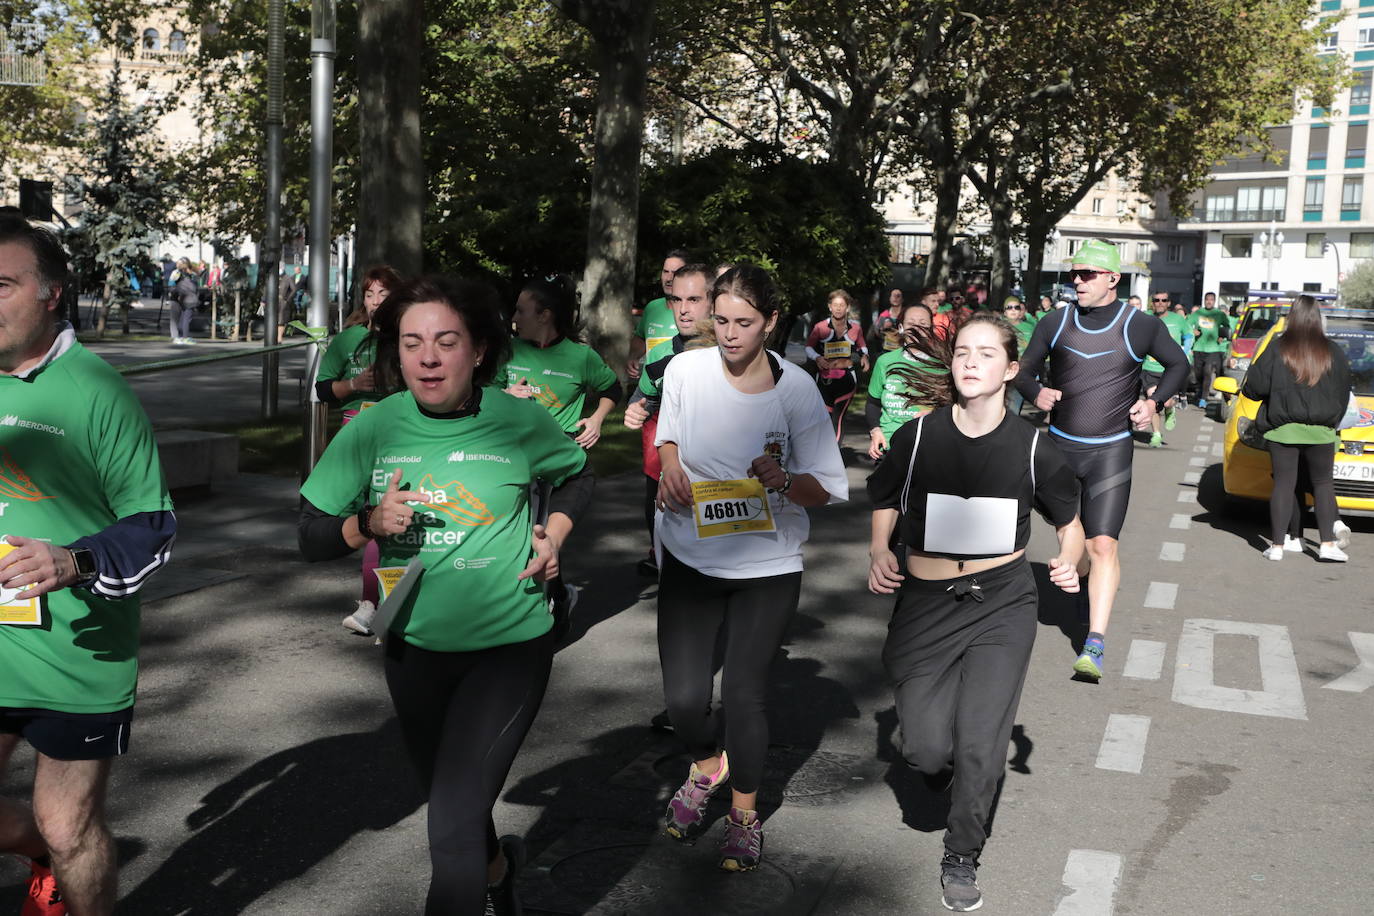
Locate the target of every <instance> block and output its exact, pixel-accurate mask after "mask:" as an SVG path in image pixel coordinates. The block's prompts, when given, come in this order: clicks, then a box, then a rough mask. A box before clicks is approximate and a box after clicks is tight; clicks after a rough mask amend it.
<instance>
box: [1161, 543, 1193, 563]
mask: <svg viewBox="0 0 1374 916" xmlns="http://www.w3.org/2000/svg"><path fill="white" fill-rule="evenodd" d="M1187 550H1188V548H1187V546H1185V545H1183V544H1180V543H1178V542H1177V541H1165V542H1164V543H1163V544H1161V545H1160V546H1159V558H1160V559H1161V560H1163V561H1164V562H1166V563H1182V562H1183V555H1184V554H1185V553H1186V552H1187Z"/></svg>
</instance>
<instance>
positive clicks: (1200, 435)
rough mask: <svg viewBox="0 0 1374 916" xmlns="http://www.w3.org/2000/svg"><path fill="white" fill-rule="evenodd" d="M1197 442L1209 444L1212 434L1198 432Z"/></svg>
mask: <svg viewBox="0 0 1374 916" xmlns="http://www.w3.org/2000/svg"><path fill="white" fill-rule="evenodd" d="M1197 441H1199V442H1211V441H1212V434H1211V433H1209V432H1207V431H1205V430H1204V431H1203V432H1200V433H1198V434H1197Z"/></svg>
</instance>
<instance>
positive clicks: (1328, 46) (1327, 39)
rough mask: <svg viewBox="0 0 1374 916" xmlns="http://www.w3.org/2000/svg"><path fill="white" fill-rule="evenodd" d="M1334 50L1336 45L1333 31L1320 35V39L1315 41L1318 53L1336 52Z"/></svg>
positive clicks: (1334, 31)
mask: <svg viewBox="0 0 1374 916" xmlns="http://www.w3.org/2000/svg"><path fill="white" fill-rule="evenodd" d="M1336 48H1337V44H1336V30H1335V29H1332V30H1331V31H1329V32H1327V33H1326V34H1324V35H1322V37H1321V38H1320V39H1318V40H1317V50H1319V51H1334V50H1336Z"/></svg>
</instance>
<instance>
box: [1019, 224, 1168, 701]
mask: <svg viewBox="0 0 1374 916" xmlns="http://www.w3.org/2000/svg"><path fill="white" fill-rule="evenodd" d="M1069 276H1070V278H1071V279H1072V280H1073V284H1074V287H1075V288H1076V289H1077V290H1078V305H1077V306H1070V307H1068V308H1063V309H1060V310H1059V311H1058V312H1056V313H1054V314H1052V315H1048V316H1046V317H1045V319H1044V320H1042V321H1041V322H1040V323H1039V324H1037V325H1036V326H1035V331H1034V332H1033V333H1032V334H1031V339H1030V343H1028V344H1027V345H1026V349H1025V352H1024V353H1022V355H1021V374H1020V375H1018V376H1017V378H1016V387H1017V390H1018V391H1020V392H1021V394H1022V395H1024V396H1025V398H1026V400H1028V401H1034V402H1035V405H1036V406H1037V407H1039V408H1040V409H1041V410H1045V411H1049V413H1050V434H1051V435H1053V436H1054V442H1055V444H1056V445H1058V446H1059V449H1060V451H1062V452H1063V453H1064V458H1065V459H1066V460H1067V461H1068V462H1069V464H1070V466H1072V467H1073V469H1074V472H1075V473H1076V474H1077V475H1078V481H1079V486H1080V488H1081V490H1082V497H1081V499H1082V506H1081V509H1080V511H1079V516H1080V518H1081V519H1082V522H1083V530H1084V533H1085V534H1086V535H1087V537H1088V550H1087V555H1086V558H1087V560H1088V569H1090V570H1091V571H1092V576H1091V577H1090V578H1089V579H1088V580H1087V587H1086V589H1085V591H1086V592H1087V595H1088V630H1089V632H1088V638H1087V641H1086V642H1085V643H1084V645H1083V652H1082V653H1081V654H1080V655H1079V656H1078V659H1077V661H1075V662H1074V666H1073V667H1074V670H1075V671H1076V672H1078V673H1079V674H1081V675H1083V676H1085V677H1088V678H1091V679H1092V680H1097V679H1099V678H1101V677H1102V651H1103V640H1104V639H1105V636H1106V632H1107V621H1108V619H1109V618H1110V617H1111V614H1112V601H1113V600H1114V599H1115V598H1116V589H1117V585H1118V584H1119V583H1120V581H1121V562H1120V560H1119V558H1118V556H1117V543H1118V541H1119V539H1120V537H1121V526H1122V524H1123V523H1124V522H1125V520H1126V504H1127V502H1128V501H1129V500H1130V496H1131V458H1132V455H1133V453H1134V451H1135V443H1134V440H1133V439H1132V437H1131V428H1132V426H1134V427H1135V428H1136V429H1144V430H1148V429H1150V420H1151V418H1152V417H1153V416H1154V415H1155V414H1156V413H1158V412H1159V411H1160V410H1161V409H1162V407H1163V405H1164V403H1165V402H1166V401H1168V400H1169V399H1170V398H1171V397H1173V396H1174V394H1175V393H1176V392H1177V391H1178V390H1179V387H1180V386H1181V385H1182V384H1183V383H1184V381H1185V380H1186V379H1187V377H1188V361H1187V357H1185V356H1184V355H1183V350H1182V349H1181V348H1180V347H1179V345H1178V344H1177V343H1175V342H1174V339H1173V337H1171V336H1170V334H1169V330H1168V328H1166V327H1165V326H1164V323H1163V322H1162V321H1160V320H1159V319H1158V318H1156V317H1155V316H1153V315H1146V314H1144V313H1142V312H1140V311H1138V310H1136V309H1133V308H1131V307H1130V306H1129V305H1126V304H1125V303H1123V302H1121V301H1120V300H1119V299H1118V298H1117V290H1116V286H1117V284H1118V283H1119V282H1120V281H1121V256H1120V254H1119V253H1118V252H1117V249H1116V246H1115V245H1113V244H1112V243H1110V242H1106V241H1103V240H1101V239H1089V240H1088V241H1087V242H1084V243H1083V245H1082V247H1080V248H1079V249H1078V252H1077V253H1076V254H1075V255H1074V256H1073V270H1072V271H1070V274H1069ZM1147 356H1152V357H1154V358H1155V359H1156V360H1158V361H1159V363H1160V364H1161V365H1162V366H1164V376H1163V378H1162V379H1161V380H1160V382H1159V384H1158V386H1156V387H1155V390H1154V393H1153V394H1152V395H1151V396H1150V398H1148V399H1142V398H1141V397H1140V364H1141V362H1142V361H1143V360H1144V359H1145V357H1147ZM1046 357H1048V358H1049V360H1050V373H1049V379H1050V381H1051V382H1052V383H1053V385H1054V387H1053V388H1050V387H1046V386H1045V385H1043V384H1041V382H1040V378H1041V377H1042V376H1043V370H1044V368H1045V359H1046ZM1087 571H1088V570H1087V569H1080V570H1079V572H1080V574H1082V575H1087Z"/></svg>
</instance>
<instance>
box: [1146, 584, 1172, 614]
mask: <svg viewBox="0 0 1374 916" xmlns="http://www.w3.org/2000/svg"><path fill="white" fill-rule="evenodd" d="M1177 600H1178V586H1177V585H1175V584H1174V583H1172V582H1151V583H1150V587H1149V588H1147V589H1146V590H1145V606H1146V607H1155V608H1161V609H1163V610H1166V611H1172V610H1173V609H1174V602H1175V601H1177Z"/></svg>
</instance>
